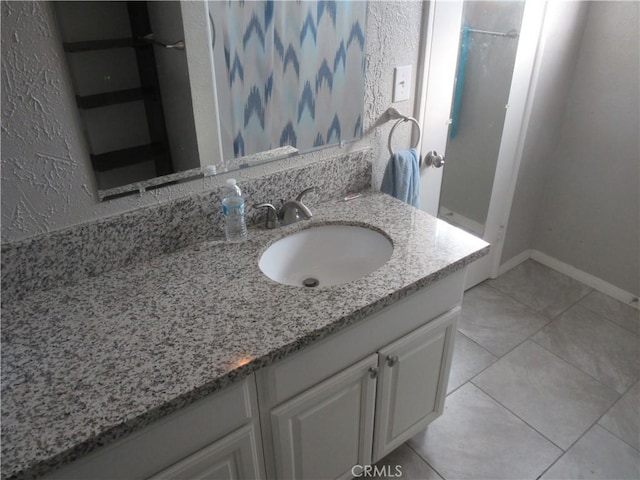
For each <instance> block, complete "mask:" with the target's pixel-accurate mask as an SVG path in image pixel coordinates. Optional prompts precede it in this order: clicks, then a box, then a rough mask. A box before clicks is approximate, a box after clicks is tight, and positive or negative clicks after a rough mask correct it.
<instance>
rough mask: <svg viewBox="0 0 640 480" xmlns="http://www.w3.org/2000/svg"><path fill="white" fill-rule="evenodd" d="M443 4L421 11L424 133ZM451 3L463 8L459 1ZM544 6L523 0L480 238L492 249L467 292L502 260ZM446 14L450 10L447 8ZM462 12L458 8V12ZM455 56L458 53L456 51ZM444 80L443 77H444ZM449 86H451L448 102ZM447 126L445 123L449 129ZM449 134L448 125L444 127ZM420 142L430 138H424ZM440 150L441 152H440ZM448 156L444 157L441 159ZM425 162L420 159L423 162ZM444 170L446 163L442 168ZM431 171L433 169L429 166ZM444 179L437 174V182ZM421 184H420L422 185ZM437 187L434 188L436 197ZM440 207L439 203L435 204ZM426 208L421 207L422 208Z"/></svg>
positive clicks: (419, 106) (472, 268)
mask: <svg viewBox="0 0 640 480" xmlns="http://www.w3.org/2000/svg"><path fill="white" fill-rule="evenodd" d="M451 3H452V2H450V1H447V0H431V1H430V2H429V4H428V5H429V7H428V8H425V9H423V12H422V15H423V20H422V30H423V32H425V34H424V35H422V41H421V45H420V53H419V59H418V78H417V82H416V83H417V88H418V90H417V92H418V93H419V94H418V95H416V110H417V118H418V119H419V120H420V121H421V122H422V124H423V125H424V126H425V127H424V129H426V128H428V121H427V119H428V117H427V104H428V102H427V95H428V93H429V92H428V87H429V82H428V74H429V69H430V68H431V67H432V65H431V54H432V52H433V51H436V49H437V47H436V46H435V43H434V40H436V39H435V38H434V35H433V32H434V27H435V26H436V22H437V21H438V19H439V17H438V16H437V14H438V13H439V12H442V10H443V9H441V8H440V9H439V8H438V7H439V6H440V4H445V5H446V4H451ZM455 3H462V0H461V1H460V2H455ZM546 6H547V1H546V0H545V1H540V0H525V7H524V13H523V17H522V27H521V29H520V38H519V41H518V49H517V52H516V60H515V65H514V69H513V76H512V81H511V90H510V92H509V99H508V101H507V113H506V115H505V121H504V127H503V131H502V137H501V140H500V149H499V153H498V160H497V164H496V173H495V177H494V182H493V187H492V191H491V199H490V202H489V211H488V215H487V220H486V222H485V228H484V235H483V239H484V240H485V241H487V242H489V243H490V244H491V249H490V251H489V254H488V255H487V256H485V257H483V258H481V259H479V260H477V261H476V262H474V263H472V264H471V265H469V268H468V270H467V278H466V281H465V289H468V288H470V287H472V286H474V285H476V284H477V283H480V282H482V281H483V280H486V279H487V278H490V277H491V278H495V277H496V276H497V275H498V270H499V268H500V258H501V256H502V248H503V245H504V237H505V231H506V228H507V223H508V220H509V214H510V212H511V203H512V202H513V197H514V193H515V187H516V181H517V179H518V171H519V168H520V162H521V160H522V153H523V147H524V143H525V140H526V135H527V129H528V126H529V121H530V118H531V111H532V107H533V98H534V96H535V95H534V94H535V88H536V85H537V78H538V73H539V67H540V65H539V56H540V55H539V52H540V51H541V45H542V42H543V38H542V27H543V23H544V16H545V11H546ZM449 10H451V8H450V5H449ZM460 11H461V7H460ZM456 51H457V50H456ZM445 75H446V72H445ZM452 94H453V85H451V98H452ZM448 123H449V122H447V124H448ZM447 135H448V126H447ZM423 138H428V136H427V135H423ZM418 148H419V150H420V152H421V153H422V154H423V156H424V155H425V154H426V152H428V151H430V150H433V149H434V148H433V147H432V146H431V145H428V144H426V143H425V142H422V141H421V145H419V146H418ZM442 151H444V149H442ZM445 156H446V155H445ZM423 158H424V157H423ZM445 166H446V163H445ZM427 168H431V167H427ZM441 178H442V175H441V174H440V179H441ZM424 185H425V184H424V183H423V185H422V186H424ZM439 189H440V185H439V184H438V185H437V190H438V196H439ZM438 203H439V200H438ZM423 209H424V208H423Z"/></svg>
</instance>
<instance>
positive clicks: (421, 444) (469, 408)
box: [409, 383, 562, 480]
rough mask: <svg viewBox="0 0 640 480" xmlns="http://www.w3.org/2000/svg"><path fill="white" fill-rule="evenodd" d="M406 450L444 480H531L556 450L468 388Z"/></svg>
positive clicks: (555, 455) (454, 396)
mask: <svg viewBox="0 0 640 480" xmlns="http://www.w3.org/2000/svg"><path fill="white" fill-rule="evenodd" d="M409 445H410V446H411V447H412V448H413V449H414V450H415V451H416V452H418V453H419V454H420V456H422V457H423V458H424V459H425V460H426V461H427V462H428V463H429V464H430V465H431V466H432V467H433V468H434V469H435V470H436V471H437V472H438V473H440V475H442V476H443V477H444V478H446V479H451V480H453V479H465V478H468V479H475V480H478V479H496V480H497V479H509V480H512V479H516V478H517V479H527V478H528V479H532V480H533V479H535V478H537V477H538V475H540V474H541V473H542V472H543V471H544V470H545V469H546V468H547V467H548V466H549V465H551V464H552V463H553V462H554V461H555V460H556V459H557V458H558V457H559V456H560V455H561V454H562V450H560V449H559V448H557V447H556V446H554V445H553V444H552V443H551V442H549V441H548V440H546V439H545V438H543V437H542V436H541V435H540V434H538V433H537V432H536V431H535V430H533V429H532V428H531V427H529V426H528V425H526V424H525V423H524V422H523V421H522V420H520V419H519V418H518V417H516V416H515V415H513V414H512V413H511V412H509V411H508V410H507V409H505V408H504V407H502V406H501V405H499V404H498V403H496V402H495V401H494V400H492V399H491V398H490V397H489V396H487V395H486V394H485V393H483V392H482V391H480V390H479V389H477V388H476V387H474V386H473V385H471V384H469V383H468V384H466V385H463V386H462V387H460V388H459V389H458V390H456V391H455V392H453V393H452V394H451V395H449V396H448V397H447V401H446V404H445V412H444V414H443V415H442V417H440V418H439V419H437V420H436V421H434V422H433V423H432V424H431V425H430V426H429V427H427V429H426V430H424V431H422V432H420V433H418V434H417V435H416V436H414V437H413V438H412V439H411V440H410V441H409Z"/></svg>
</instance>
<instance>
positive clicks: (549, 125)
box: [501, 2, 588, 263]
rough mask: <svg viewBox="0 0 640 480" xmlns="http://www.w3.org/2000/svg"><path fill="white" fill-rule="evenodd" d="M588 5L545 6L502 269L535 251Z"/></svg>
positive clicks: (554, 4) (564, 4)
mask: <svg viewBox="0 0 640 480" xmlns="http://www.w3.org/2000/svg"><path fill="white" fill-rule="evenodd" d="M587 9H588V2H553V3H551V4H549V5H548V6H547V11H546V15H545V23H544V27H543V32H542V42H543V43H542V44H541V46H540V51H539V52H538V55H539V57H538V60H537V61H538V62H539V71H538V76H537V83H536V87H535V90H533V91H532V92H531V94H532V95H533V109H532V111H531V119H530V123H529V126H528V129H527V132H526V140H525V143H524V148H523V153H522V160H521V164H520V170H519V172H518V179H517V183H516V189H515V194H514V198H513V203H512V205H511V213H510V216H509V222H508V225H507V231H506V235H505V241H504V246H503V250H502V259H501V261H502V263H504V262H506V261H508V260H510V259H511V258H513V257H515V256H516V255H518V254H520V253H522V252H523V251H526V250H530V249H531V248H532V247H533V239H534V234H535V230H536V220H537V218H538V211H539V208H540V204H541V203H542V195H543V193H544V190H545V184H546V182H547V179H548V176H549V169H550V167H551V163H552V161H553V150H554V148H555V146H556V144H557V143H558V139H559V136H560V129H561V126H562V119H563V118H564V112H565V109H566V105H567V98H568V96H569V91H570V88H571V82H572V79H573V75H574V70H575V66H576V61H577V58H578V52H579V49H580V42H581V40H582V33H583V31H584V23H585V19H586V12H587Z"/></svg>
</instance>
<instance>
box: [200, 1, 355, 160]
mask: <svg viewBox="0 0 640 480" xmlns="http://www.w3.org/2000/svg"><path fill="white" fill-rule="evenodd" d="M209 11H210V15H211V17H212V21H213V23H214V28H215V36H216V39H215V45H214V64H215V77H216V88H217V94H218V102H219V112H220V121H221V122H220V123H221V129H222V141H223V152H224V159H225V160H229V159H232V158H237V157H241V156H244V155H250V154H253V153H257V152H262V151H265V150H270V149H273V148H277V147H280V146H284V145H291V146H294V147H296V148H298V149H299V150H307V149H309V148H312V147H315V146H321V145H325V144H332V143H337V142H340V141H342V140H350V139H353V138H354V137H359V136H360V135H361V133H362V112H363V98H364V67H365V54H364V44H365V37H364V31H365V27H366V2H349V1H295V2H294V1H258V2H238V1H233V2H229V1H210V2H209Z"/></svg>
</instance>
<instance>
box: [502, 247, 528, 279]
mask: <svg viewBox="0 0 640 480" xmlns="http://www.w3.org/2000/svg"><path fill="white" fill-rule="evenodd" d="M532 252H533V250H531V249H529V250H525V251H524V252H521V253H519V254H518V255H516V256H515V257H513V258H510V259H509V260H507V261H506V262H504V263H503V264H501V265H500V267H499V268H498V275H502V274H503V273H506V272H508V271H509V270H511V269H512V268H515V267H517V266H518V265H520V264H521V263H522V262H526V261H527V260H529V259H530V258H531V253H532Z"/></svg>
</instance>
